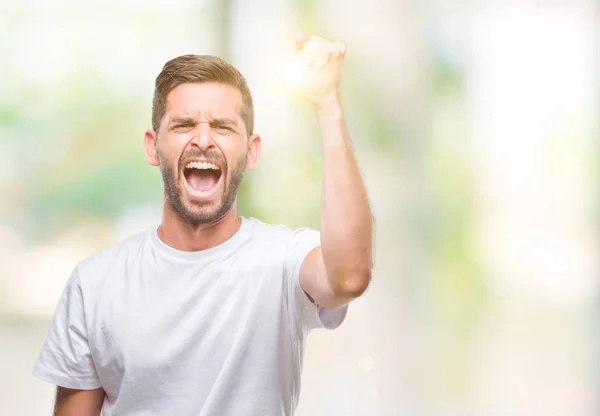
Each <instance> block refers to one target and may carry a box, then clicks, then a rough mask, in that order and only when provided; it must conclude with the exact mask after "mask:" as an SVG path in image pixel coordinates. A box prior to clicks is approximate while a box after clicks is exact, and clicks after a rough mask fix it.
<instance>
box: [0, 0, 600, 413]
mask: <svg viewBox="0 0 600 416" xmlns="http://www.w3.org/2000/svg"><path fill="white" fill-rule="evenodd" d="M598 19H599V13H598V5H597V3H595V2H590V1H566V0H560V1H555V2H548V3H545V2H534V1H519V2H503V3H498V2H489V1H483V0H473V1H470V2H464V1H458V0H457V1H454V2H442V1H434V0H427V1H419V2H417V1H408V0H381V1H376V2H364V1H358V0H347V1H343V0H322V1H316V0H311V1H302V0H287V1H274V0H270V1H269V0H256V1H241V0H239V1H232V0H227V1H217V0H206V1H202V0H195V1H191V0H171V1H167V0H150V1H141V0H120V1H115V0H106V1H103V2H100V1H91V0H83V1H74V0H55V1H52V2H45V1H42V0H26V1H17V0H0V74H1V76H0V195H1V204H0V414H1V415H38V414H50V413H51V408H52V402H53V392H54V388H53V386H50V385H47V384H45V383H44V382H42V381H39V380H37V379H34V378H33V377H32V376H31V370H32V368H33V364H34V361H35V359H36V358H37V354H38V352H39V350H40V349H41V347H42V343H43V340H44V338H45V336H46V331H47V329H48V326H49V322H50V319H51V317H52V313H53V312H54V308H55V306H56V302H57V300H58V297H59V296H60V293H61V291H62V289H63V287H64V285H65V283H66V281H67V279H68V276H69V275H70V272H71V270H72V268H73V267H74V266H75V264H76V263H77V262H78V261H80V260H82V259H83V258H85V257H87V256H89V255H91V254H92V253H95V252H97V251H100V250H103V249H105V248H107V247H108V246H110V245H111V244H114V243H116V242H118V241H120V240H122V239H124V238H125V237H127V236H129V235H131V234H133V233H136V232H139V231H141V230H144V229H145V228H146V227H148V226H150V225H151V224H154V223H157V222H159V221H160V215H161V203H162V182H161V178H160V173H159V171H158V170H157V169H155V168H152V167H150V166H149V165H148V164H146V162H145V157H144V151H143V147H142V137H143V133H144V131H145V129H147V128H148V127H149V126H150V108H151V99H152V92H153V82H154V78H155V77H156V75H157V74H158V72H159V71H160V69H161V68H162V65H163V64H164V63H165V62H166V61H167V60H168V59H171V58H173V57H175V56H177V55H181V54H184V53H202V54H215V55H219V56H222V57H224V58H226V59H227V60H229V61H230V62H231V63H233V64H234V65H236V66H237V67H238V68H239V69H240V70H241V72H242V73H243V74H244V75H245V76H246V77H247V79H248V82H249V85H250V88H251V89H252V91H253V94H254V99H255V106H256V108H255V112H256V131H257V132H259V133H260V134H261V136H262V137H263V155H262V158H261V160H260V163H259V168H258V170H257V171H254V172H251V173H248V174H247V175H246V177H245V180H244V182H243V186H242V188H241V190H240V198H239V207H238V212H239V213H240V214H241V215H244V216H247V217H248V216H253V217H257V218H260V219H261V220H263V221H267V222H270V223H283V224H286V225H288V226H290V227H292V228H296V227H300V226H305V225H308V226H312V227H315V228H318V227H319V204H320V180H321V165H320V162H321V153H320V152H321V150H320V143H319V137H318V130H317V126H316V123H315V120H314V116H313V114H312V110H311V108H310V107H309V106H308V105H307V102H306V100H305V99H304V98H303V97H302V95H301V94H300V93H298V91H296V90H295V89H294V88H292V86H291V85H290V83H289V82H288V81H287V72H288V67H289V64H290V63H291V62H292V58H293V53H294V36H295V34H296V33H297V32H304V33H308V34H318V35H320V36H323V37H327V38H331V39H334V40H340V41H343V42H345V43H346V45H347V50H348V54H347V58H346V63H345V69H344V71H345V72H344V79H343V100H344V105H345V110H346V116H347V124H348V129H349V132H350V135H351V139H352V142H353V146H354V149H355V152H356V156H357V159H358V161H359V164H360V166H361V170H362V171H363V175H364V178H365V181H366V183H367V187H368V192H369V196H370V199H371V202H372V205H373V209H374V213H375V216H376V225H377V234H376V264H375V275H374V279H373V283H372V285H371V287H370V289H369V291H368V292H367V294H366V295H365V296H364V297H363V298H361V299H359V300H357V301H355V302H354V303H353V304H352V306H351V308H350V312H349V315H348V318H347V321H346V322H345V323H344V325H343V326H342V327H341V328H340V329H338V330H336V331H331V332H326V331H315V332H314V333H313V334H311V336H310V338H309V341H308V348H307V355H306V360H305V370H304V374H303V386H302V394H301V399H300V406H299V409H298V415H299V416H307V415H315V416H316V415H345V416H346V415H348V416H351V415H352V416H354V415H356V416H359V415H360V416H362V415H417V416H421V415H433V416H438V415H440V416H453V415H461V416H463V415H486V416H494V415H503V416H504V415H527V416H531V415H543V416H548V415H557V416H558V415H560V416H564V415H569V416H578V415H581V416H584V415H585V416H587V415H596V414H598V413H599V412H600V408H599V403H598V398H597V396H598V395H597V391H598V387H599V374H600V373H599V371H598V370H599V369H600V362H599V360H598V357H599V354H598V347H599V346H600V345H599V342H598V340H599V339H598V324H599V322H598V314H597V312H598V278H599V276H600V274H599V273H598V272H599V267H598V266H599V256H598V253H599V252H600V251H599V250H598V248H599V247H598V225H599V219H600V215H599V214H600V209H599V208H600V203H599V202H600V199H599V198H598V195H599V193H598V189H599V180H598V179H599V177H600V175H599V173H600V172H599V169H598V168H599V166H600V159H599V156H600V152H599V150H600V149H599V146H598V140H597V138H598V133H599V129H598V117H597V115H598V114H599V94H598V93H599V91H600V88H599V87H600V82H599V74H600V71H599V69H600V68H598V63H599V62H600V60H599V59H598V58H599V56H598V54H599V50H600V48H599V47H598V46H599V45H598V42H599V41H598V40H599V39H600V36H599V30H598V22H599V20H598Z"/></svg>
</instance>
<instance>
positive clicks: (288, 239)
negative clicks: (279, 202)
mask: <svg viewBox="0 0 600 416" xmlns="http://www.w3.org/2000/svg"><path fill="white" fill-rule="evenodd" d="M249 221H250V222H251V223H252V240H253V243H257V242H258V243H261V245H264V246H271V247H276V248H279V249H282V250H285V251H290V250H294V247H296V246H298V245H306V244H308V245H311V246H314V245H318V244H319V241H320V233H319V231H317V230H315V229H313V228H310V227H300V228H295V229H293V228H290V227H288V226H287V225H283V224H278V225H272V224H268V223H266V222H263V221H261V220H258V219H256V218H250V219H249Z"/></svg>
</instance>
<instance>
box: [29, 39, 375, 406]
mask: <svg viewBox="0 0 600 416" xmlns="http://www.w3.org/2000/svg"><path fill="white" fill-rule="evenodd" d="M296 48H297V50H298V54H299V57H300V58H301V60H302V62H304V63H305V65H306V66H307V68H309V69H310V70H311V75H310V77H309V78H308V81H307V83H306V91H307V95H308V98H309V100H310V101H311V103H312V104H313V106H314V109H315V112H316V115H317V118H318V122H319V125H320V129H321V136H322V138H321V140H322V145H323V146H322V147H323V193H322V209H321V232H320V233H318V232H317V231H315V230H311V229H308V228H301V229H298V230H295V231H291V230H289V229H288V228H287V227H284V226H270V225H268V224H265V223H263V222H261V221H259V220H256V219H252V218H250V219H248V218H243V217H238V215H237V213H236V196H237V189H238V185H239V184H240V181H241V179H242V174H243V172H244V171H245V170H246V169H248V170H250V169H254V168H255V167H256V165H257V161H258V158H259V156H260V152H261V138H260V136H259V135H258V134H256V133H254V131H253V128H254V126H253V125H254V114H253V105H252V97H251V95H250V92H249V90H248V87H247V85H246V81H245V79H244V78H243V77H242V75H241V74H240V73H239V72H238V71H237V70H236V69H235V68H234V67H232V66H231V65H229V64H227V63H225V62H224V61H222V60H221V59H219V58H216V57H212V56H198V55H186V56H180V57H178V58H175V59H173V60H171V61H169V62H167V63H166V64H165V66H164V68H163V70H162V71H161V73H160V74H159V75H158V77H157V78H156V86H155V87H156V88H155V92H154V100H153V107H152V129H151V130H148V131H146V133H145V136H144V146H145V149H146V154H147V160H148V163H150V164H151V165H152V166H158V167H159V168H160V170H161V173H162V176H163V180H164V197H165V201H164V211H163V218H162V222H161V224H160V225H158V226H155V227H152V228H150V229H149V230H147V231H145V232H143V233H141V234H139V235H136V236H133V237H131V238H129V239H128V240H126V241H124V242H122V243H120V244H118V245H116V246H114V247H112V248H110V249H108V250H107V251H105V252H102V253H99V254H96V255H94V256H92V257H90V258H88V259H86V260H84V261H82V262H80V263H79V264H78V265H77V266H76V268H75V270H74V271H73V274H72V276H71V278H70V280H69V282H68V284H67V286H66V288H65V290H64V292H63V295H62V297H61V299H60V302H59V305H58V307H57V310H56V313H55V316H54V319H53V322H52V325H51V328H50V332H49V334H48V337H47V339H46V343H45V345H44V347H43V349H42V352H41V354H40V357H39V359H38V361H37V363H36V367H35V370H34V374H35V375H36V376H38V377H40V378H42V379H44V380H46V381H48V382H51V383H53V384H57V385H58V391H57V399H56V406H55V414H56V415H59V416H68V415H73V416H75V415H76V416H87V415H99V414H100V412H103V415H104V416H111V415H127V416H136V415H177V416H188V415H190V416H191V415H194V416H199V415H201V416H251V415H256V416H258V415H260V416H275V415H277V416H279V415H286V416H287V415H292V414H293V413H294V409H295V408H296V404H297V400H298V394H299V388H300V373H301V367H302V357H303V353H304V345H305V339H306V336H307V334H308V332H309V331H310V330H311V329H313V328H317V327H325V328H330V329H332V328H335V327H337V326H338V325H339V324H340V323H341V322H342V321H343V319H344V317H345V315H346V311H347V304H348V302H350V301H351V300H352V299H354V298H356V297H358V296H360V295H361V294H362V293H363V292H364V291H365V289H366V288H367V286H368V284H369V281H370V279H371V265H372V251H371V246H372V216H371V211H370V208H369V204H368V201H367V197H366V192H365V188H364V186H363V182H362V179H361V175H360V173H359V170H358V168H357V165H356V162H355V160H354V157H353V155H352V150H351V146H350V143H349V141H348V137H347V135H346V128H345V125H344V120H343V116H342V110H341V105H340V97H339V80H340V74H341V68H342V62H343V58H344V54H345V47H344V45H343V44H341V43H336V42H330V41H327V40H325V39H322V38H318V37H314V36H311V37H310V38H309V37H306V36H303V35H299V36H298V37H297V39H296Z"/></svg>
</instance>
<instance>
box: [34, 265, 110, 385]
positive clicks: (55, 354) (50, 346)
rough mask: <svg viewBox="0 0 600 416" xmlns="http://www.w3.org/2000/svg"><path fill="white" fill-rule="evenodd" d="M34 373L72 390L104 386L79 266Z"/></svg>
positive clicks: (68, 285) (64, 296)
mask: <svg viewBox="0 0 600 416" xmlns="http://www.w3.org/2000/svg"><path fill="white" fill-rule="evenodd" d="M33 375H34V376H36V377H38V378H40V379H42V380H45V381H47V382H49V383H52V384H56V385H58V386H62V387H66V388H70V389H79V390H92V389H95V388H98V387H100V386H101V385H100V380H99V379H98V375H97V373H96V368H95V366H94V362H93V360H92V355H91V352H90V347H89V344H88V339H87V330H86V323H85V313H84V308H83V296H82V292H81V285H80V281H79V274H78V269H77V268H75V270H74V271H73V273H72V274H71V278H70V279H69V281H68V283H67V286H66V287H65V289H64V290H63V293H62V295H61V297H60V300H59V303H58V306H57V308H56V312H55V313H54V318H53V319H52V323H51V325H50V330H49V332H48V336H47V337H46V341H45V343H44V346H43V348H42V351H41V353H40V355H39V358H38V360H37V362H36V363H35V367H34V370H33Z"/></svg>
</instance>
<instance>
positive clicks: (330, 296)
mask: <svg viewBox="0 0 600 416" xmlns="http://www.w3.org/2000/svg"><path fill="white" fill-rule="evenodd" d="M296 42H297V48H298V49H299V52H298V54H299V55H300V56H301V57H302V58H303V59H304V60H305V61H307V62H310V63H311V65H312V67H313V68H314V67H317V68H318V69H316V70H315V72H314V73H313V76H312V78H311V79H309V81H308V82H307V87H306V88H307V92H308V97H309V99H310V101H311V102H312V104H313V106H314V108H315V110H316V114H317V120H318V122H319V127H320V129H321V140H322V145H323V190H322V192H323V195H322V202H321V247H317V248H315V249H314V250H313V251H312V252H311V253H309V255H308V256H307V257H306V258H305V259H304V261H303V263H302V266H301V268H300V286H302V289H304V291H305V292H306V293H307V294H308V295H309V296H310V297H311V298H312V299H313V300H314V301H315V302H316V303H317V304H319V305H321V306H324V307H327V308H337V307H340V306H343V305H344V304H346V303H348V302H350V301H351V300H352V299H354V298H357V297H358V296H360V295H361V294H362V293H363V292H364V291H365V290H366V288H367V286H368V285H369V283H370V281H371V269H372V263H373V260H372V257H373V254H372V245H373V244H372V242H373V215H372V213H371V207H370V205H369V201H368V198H367V192H366V190H365V186H364V184H363V180H362V178H361V175H360V171H359V169H358V166H357V164H356V160H355V158H354V155H353V152H352V148H351V146H350V141H349V140H348V137H347V134H346V126H345V122H344V117H343V113H342V105H341V102H340V95H339V93H340V91H339V80H340V76H341V68H342V62H343V58H344V54H345V51H346V47H345V46H344V45H343V44H341V43H338V42H330V41H327V40H325V39H322V38H318V37H310V38H307V37H304V36H300V37H298V38H297V39H296Z"/></svg>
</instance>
